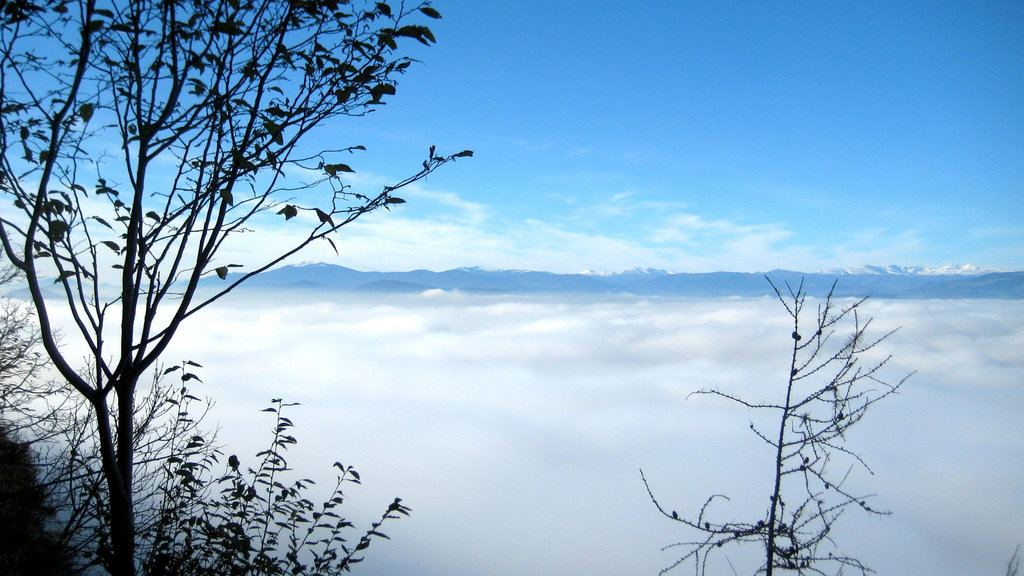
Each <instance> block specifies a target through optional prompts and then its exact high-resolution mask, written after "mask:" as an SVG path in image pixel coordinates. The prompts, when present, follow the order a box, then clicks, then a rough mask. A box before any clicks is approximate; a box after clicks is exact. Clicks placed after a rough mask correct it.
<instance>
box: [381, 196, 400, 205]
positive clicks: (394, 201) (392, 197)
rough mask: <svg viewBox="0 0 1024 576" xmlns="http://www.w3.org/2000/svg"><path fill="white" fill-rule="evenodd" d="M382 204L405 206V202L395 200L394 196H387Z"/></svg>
mask: <svg viewBox="0 0 1024 576" xmlns="http://www.w3.org/2000/svg"><path fill="white" fill-rule="evenodd" d="M384 203H385V204H405V200H403V199H402V198H395V197H394V196H389V197H388V199H387V200H385V201H384Z"/></svg>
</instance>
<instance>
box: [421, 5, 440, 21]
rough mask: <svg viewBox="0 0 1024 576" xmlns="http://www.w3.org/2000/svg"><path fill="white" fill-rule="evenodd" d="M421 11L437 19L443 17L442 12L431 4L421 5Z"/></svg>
mask: <svg viewBox="0 0 1024 576" xmlns="http://www.w3.org/2000/svg"><path fill="white" fill-rule="evenodd" d="M420 12H422V13H423V14H425V15H426V16H427V17H429V18H433V19H435V20H437V19H439V18H440V17H441V13H440V12H438V11H437V10H434V9H433V8H431V7H430V6H421V7H420Z"/></svg>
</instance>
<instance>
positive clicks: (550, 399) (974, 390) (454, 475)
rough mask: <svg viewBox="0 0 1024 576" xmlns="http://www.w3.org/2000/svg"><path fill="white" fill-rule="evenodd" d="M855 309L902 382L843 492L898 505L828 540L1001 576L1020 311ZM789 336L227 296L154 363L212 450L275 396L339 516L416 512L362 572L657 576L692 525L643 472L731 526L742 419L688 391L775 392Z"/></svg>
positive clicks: (510, 311)
mask: <svg viewBox="0 0 1024 576" xmlns="http://www.w3.org/2000/svg"><path fill="white" fill-rule="evenodd" d="M867 311H868V312H870V313H871V314H872V315H873V316H875V317H876V318H877V320H876V323H877V325H878V326H877V327H878V331H879V333H881V331H883V330H885V329H888V328H891V327H895V326H899V325H902V326H903V328H902V329H901V330H900V331H899V332H897V333H896V335H894V336H893V337H892V338H891V339H890V340H889V341H887V342H886V344H885V345H884V351H885V352H888V353H892V354H893V355H894V357H895V358H894V361H893V364H892V365H891V369H892V372H890V375H891V376H893V377H898V376H899V375H900V374H903V373H906V372H909V371H911V370H917V374H916V375H915V376H914V377H913V378H912V379H911V380H910V381H909V383H908V384H907V385H906V388H905V389H904V391H903V393H902V394H901V395H899V396H897V397H894V398H892V399H890V400H888V401H886V402H885V403H883V404H880V405H878V407H877V409H875V410H874V411H872V412H871V413H869V414H868V416H867V418H866V420H865V421H864V422H863V423H862V424H861V425H860V426H859V427H858V428H859V429H857V430H856V431H855V432H854V434H853V437H851V439H850V441H851V443H852V444H851V445H852V447H853V448H854V449H855V450H856V451H857V452H858V453H860V454H862V455H863V456H864V457H865V458H866V460H867V461H868V462H869V463H870V464H871V465H872V468H873V469H874V471H875V473H876V476H874V477H867V476H865V475H861V476H859V477H857V478H856V482H857V483H858V484H860V485H863V486H864V487H865V489H866V490H870V491H872V492H877V493H878V495H879V496H878V503H879V504H881V505H884V506H885V507H888V508H889V509H891V510H892V511H893V513H894V515H893V516H892V517H890V518H887V519H881V520H879V519H875V518H861V517H857V516H856V515H853V516H850V517H848V518H844V520H843V521H842V522H841V524H840V528H839V529H838V533H837V534H836V538H837V540H839V541H840V542H843V543H848V544H849V547H850V548H849V549H850V550H851V551H853V552H855V553H856V554H858V555H859V556H861V557H862V559H863V560H864V561H866V562H867V563H868V564H869V565H871V566H872V567H873V568H875V569H876V570H878V572H879V573H881V574H931V575H935V576H943V575H947V574H948V575H953V574H1000V573H1002V571H1003V570H1004V568H1005V564H1006V561H1007V560H1008V559H1009V556H1010V554H1011V553H1012V552H1013V549H1014V547H1015V546H1016V545H1017V544H1018V543H1019V542H1021V539H1022V538H1024V504H1022V503H1024V484H1022V482H1021V478H1022V477H1024V424H1022V419H1021V413H1020V408H1021V406H1024V386H1022V377H1024V357H1022V356H1021V354H1020V350H1022V349H1024V302H1019V301H1008V302H1006V301H999V302H996V301H991V302H986V301H882V300H879V301H869V303H868V304H867ZM788 335H789V329H788V327H787V322H786V316H785V311H784V310H783V309H782V308H781V306H780V305H779V304H778V303H777V302H773V301H769V300H743V299H740V300H737V299H729V300H725V299H722V300H658V299H652V300H636V299H622V300H618V299H589V298H588V299H570V298H558V299H556V298H515V299H512V298H505V297H478V296H467V295H460V294H451V293H442V292H430V293H426V294H423V295H419V296H402V297H384V296H353V295H350V294H343V295H338V296H336V297H332V298H330V299H319V300H317V299H301V298H295V297H294V296H287V300H284V299H276V298H274V297H271V296H268V295H258V296H257V295H244V294H243V295H240V296H237V297H234V298H229V299H228V301H227V303H226V304H224V305H221V306H219V307H213V308H211V309H209V310H207V311H204V312H203V313H201V314H200V315H199V316H198V317H196V318H195V319H193V320H192V321H190V323H189V324H187V325H186V327H185V329H184V330H182V331H181V333H180V334H179V336H178V339H177V340H176V344H175V346H174V348H173V349H172V350H170V351H169V353H168V355H167V356H166V359H167V360H168V361H169V362H173V361H175V360H177V359H179V358H180V359H191V360H195V361H198V362H200V363H202V364H204V365H205V367H206V368H205V369H204V370H203V371H202V374H201V375H202V377H203V380H204V382H205V384H204V385H202V386H201V387H200V388H199V391H200V392H201V393H206V394H209V395H210V396H212V397H213V398H215V399H216V401H217V406H216V408H215V411H214V417H215V418H216V419H217V420H218V421H219V422H220V423H221V425H222V426H223V429H222V433H221V437H222V440H223V441H224V442H225V443H227V444H228V446H229V450H230V452H238V453H239V454H240V455H244V454H246V453H251V452H252V451H253V450H255V449H257V447H258V446H260V444H259V439H260V438H262V436H261V435H259V434H256V433H255V432H254V431H257V430H258V431H263V430H266V429H267V426H268V425H269V422H268V420H267V419H266V415H264V414H261V413H259V409H260V408H262V407H264V406H265V404H266V402H267V401H268V400H269V399H270V398H272V397H284V398H285V399H286V400H290V401H298V402H301V403H302V404H303V405H302V406H301V407H297V408H294V409H292V412H291V414H290V415H291V417H292V418H293V420H295V422H296V424H297V428H296V429H295V433H296V435H297V436H298V438H299V440H300V444H299V445H298V446H297V447H296V448H295V450H294V451H293V452H292V463H293V465H294V466H295V467H296V468H297V469H299V470H300V472H301V474H302V475H303V476H313V477H314V478H319V479H320V480H321V483H327V481H329V480H330V474H331V473H330V464H331V463H333V462H334V461H335V460H340V461H342V462H343V463H345V464H352V465H354V466H356V467H357V469H359V470H360V471H361V472H362V474H363V479H364V482H365V485H363V486H361V487H353V488H351V489H350V490H349V491H348V493H349V496H350V499H349V501H348V504H347V506H350V508H349V509H348V512H349V514H350V515H351V516H353V517H355V518H358V519H360V520H361V521H363V523H366V522H369V521H370V520H371V519H372V518H373V517H374V516H375V515H376V514H379V512H380V510H381V509H382V507H384V506H386V505H387V503H388V502H390V500H391V498H393V497H394V496H401V497H402V498H403V499H404V501H405V502H406V503H407V504H408V505H410V506H411V507H412V508H413V514H412V517H411V518H408V519H404V520H401V521H399V522H396V523H394V524H392V525H391V526H389V527H388V529H387V530H386V532H387V533H388V534H389V535H390V536H392V538H393V540H392V541H390V542H386V543H380V544H375V545H374V547H372V548H371V549H370V550H369V552H370V554H369V555H368V560H367V563H366V564H365V565H364V566H362V567H361V570H362V573H363V574H367V575H370V576H372V575H375V574H392V573H410V574H417V575H418V576H433V575H452V574H456V575H458V574H473V575H479V576H511V575H516V576H518V575H520V574H561V575H567V576H573V575H579V576H584V575H586V576H593V575H600V574H606V575H621V574H656V573H657V571H658V570H659V569H660V568H662V567H664V566H666V565H668V564H669V563H671V562H672V560H673V559H674V556H673V555H672V552H660V551H659V550H660V548H661V547H662V546H664V545H666V544H670V543H672V542H677V541H679V540H684V539H686V538H687V533H686V532H684V531H682V530H680V529H679V527H678V526H677V525H674V524H673V523H671V522H668V521H667V520H665V519H664V518H662V517H660V516H659V515H658V514H657V513H656V511H655V509H654V507H653V506H652V505H651V503H650V502H649V500H648V498H647V495H646V493H645V491H644V488H643V485H642V483H641V482H640V478H639V473H638V468H641V467H643V468H644V470H645V472H646V473H647V475H648V478H649V479H650V480H651V481H652V483H653V485H654V487H655V489H656V490H657V492H658V494H659V496H660V497H661V498H663V499H664V500H665V501H666V503H667V504H668V505H669V506H670V507H672V508H675V509H677V510H679V511H680V512H683V511H689V512H695V511H696V510H697V509H698V508H699V506H700V505H701V504H702V503H703V501H704V499H705V497H706V496H707V495H709V494H711V493H714V492H723V493H727V494H730V495H731V496H732V497H733V500H732V502H731V503H730V504H729V505H727V506H724V507H723V508H722V509H721V512H722V513H723V514H725V515H727V516H731V515H735V516H737V517H738V516H741V515H742V514H743V511H744V510H745V509H746V508H747V507H749V506H753V507H755V508H757V509H758V510H760V509H761V508H763V505H764V502H763V500H765V499H766V497H767V494H768V491H769V487H768V486H767V485H766V484H765V482H766V481H767V479H768V472H769V471H768V470H767V469H766V468H765V464H766V458H767V456H768V455H766V454H765V453H764V452H763V451H762V450H760V449H759V448H760V447H759V446H758V441H757V440H756V438H755V437H753V435H752V434H751V433H750V432H749V430H748V429H747V422H748V418H749V417H750V416H749V414H748V413H747V412H746V411H744V410H740V409H737V408H736V407H734V406H730V405H726V404H722V403H721V402H713V401H709V400H707V399H702V398H698V397H691V398H689V399H687V395H688V393H689V392H691V391H693V390H695V389H697V388H699V387H704V386H720V387H721V388H722V389H726V390H732V391H736V392H739V393H744V394H755V395H756V394H771V393H772V392H771V391H772V390H777V389H778V387H779V386H781V385H782V382H783V378H784V376H785V370H786V361H787V346H788V344H789V341H788ZM730 559H731V560H732V562H733V563H734V564H736V566H737V570H739V572H740V573H750V572H751V571H752V570H749V569H746V568H747V566H746V565H745V564H744V562H746V561H747V559H745V558H744V557H743V555H742V554H741V553H731V554H730ZM741 566H743V568H741ZM720 568H721V569H720V570H719V569H716V570H714V572H715V573H728V566H727V565H723V566H722V567H720ZM723 571H724V572H723ZM679 573H689V571H688V570H686V569H683V571H682V572H679Z"/></svg>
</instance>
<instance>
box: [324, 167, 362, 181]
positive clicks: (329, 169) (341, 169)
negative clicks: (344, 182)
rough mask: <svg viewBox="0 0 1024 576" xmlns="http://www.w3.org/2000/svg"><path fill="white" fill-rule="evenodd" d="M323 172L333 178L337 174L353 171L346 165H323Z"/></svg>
mask: <svg viewBox="0 0 1024 576" xmlns="http://www.w3.org/2000/svg"><path fill="white" fill-rule="evenodd" d="M324 172H327V174H328V175H329V176H331V177H332V178H333V177H335V176H337V175H338V172H355V170H353V169H352V168H351V167H349V165H348V164H324Z"/></svg>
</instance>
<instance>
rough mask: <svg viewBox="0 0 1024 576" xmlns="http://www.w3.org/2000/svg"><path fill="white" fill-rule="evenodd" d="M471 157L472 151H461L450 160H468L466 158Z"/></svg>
mask: <svg viewBox="0 0 1024 576" xmlns="http://www.w3.org/2000/svg"><path fill="white" fill-rule="evenodd" d="M472 155H473V151H472V150H463V151H462V152H459V153H458V154H455V155H454V156H452V158H468V157H470V156H472Z"/></svg>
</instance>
